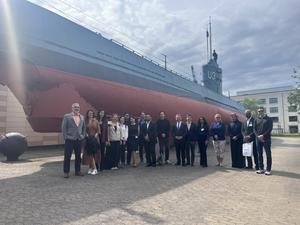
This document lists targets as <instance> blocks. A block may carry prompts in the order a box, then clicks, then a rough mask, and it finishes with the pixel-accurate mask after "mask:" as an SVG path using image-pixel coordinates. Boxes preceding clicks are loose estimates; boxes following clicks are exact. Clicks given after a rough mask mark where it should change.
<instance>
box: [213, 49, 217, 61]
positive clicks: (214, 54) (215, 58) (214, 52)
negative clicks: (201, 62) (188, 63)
mask: <svg viewBox="0 0 300 225" xmlns="http://www.w3.org/2000/svg"><path fill="white" fill-rule="evenodd" d="M213 57H214V60H215V62H217V60H218V54H217V53H216V51H215V50H214V51H213Z"/></svg>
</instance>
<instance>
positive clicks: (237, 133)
mask: <svg viewBox="0 0 300 225" xmlns="http://www.w3.org/2000/svg"><path fill="white" fill-rule="evenodd" d="M231 119H232V122H231V123H230V124H229V126H228V133H229V136H230V148H231V160H232V167H234V168H244V167H245V158H244V156H243V135H242V123H241V122H240V121H239V120H238V118H237V115H236V114H235V113H234V114H231Z"/></svg>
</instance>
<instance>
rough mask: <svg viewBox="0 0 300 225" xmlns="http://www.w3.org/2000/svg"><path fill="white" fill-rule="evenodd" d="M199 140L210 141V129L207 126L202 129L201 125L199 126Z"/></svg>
mask: <svg viewBox="0 0 300 225" xmlns="http://www.w3.org/2000/svg"><path fill="white" fill-rule="evenodd" d="M197 138H198V141H206V140H208V139H209V127H208V125H207V124H204V126H203V127H201V125H200V124H198V127H197Z"/></svg>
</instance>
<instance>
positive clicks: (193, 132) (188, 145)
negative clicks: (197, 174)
mask: <svg viewBox="0 0 300 225" xmlns="http://www.w3.org/2000/svg"><path fill="white" fill-rule="evenodd" d="M186 126H187V133H186V135H185V154H186V161H187V165H191V166H194V162H195V146H196V141H197V125H196V124H195V123H193V118H192V115H190V114H188V115H187V116H186ZM190 153H191V154H190ZM190 156H191V157H190Z"/></svg>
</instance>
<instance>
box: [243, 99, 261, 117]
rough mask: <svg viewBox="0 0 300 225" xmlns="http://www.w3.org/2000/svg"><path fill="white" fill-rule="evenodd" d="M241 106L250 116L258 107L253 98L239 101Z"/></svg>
mask: <svg viewBox="0 0 300 225" xmlns="http://www.w3.org/2000/svg"><path fill="white" fill-rule="evenodd" d="M241 104H242V106H244V108H245V109H249V110H250V111H251V112H252V114H255V113H256V109H257V107H258V102H257V100H256V99H254V98H245V99H244V100H242V101H241Z"/></svg>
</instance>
